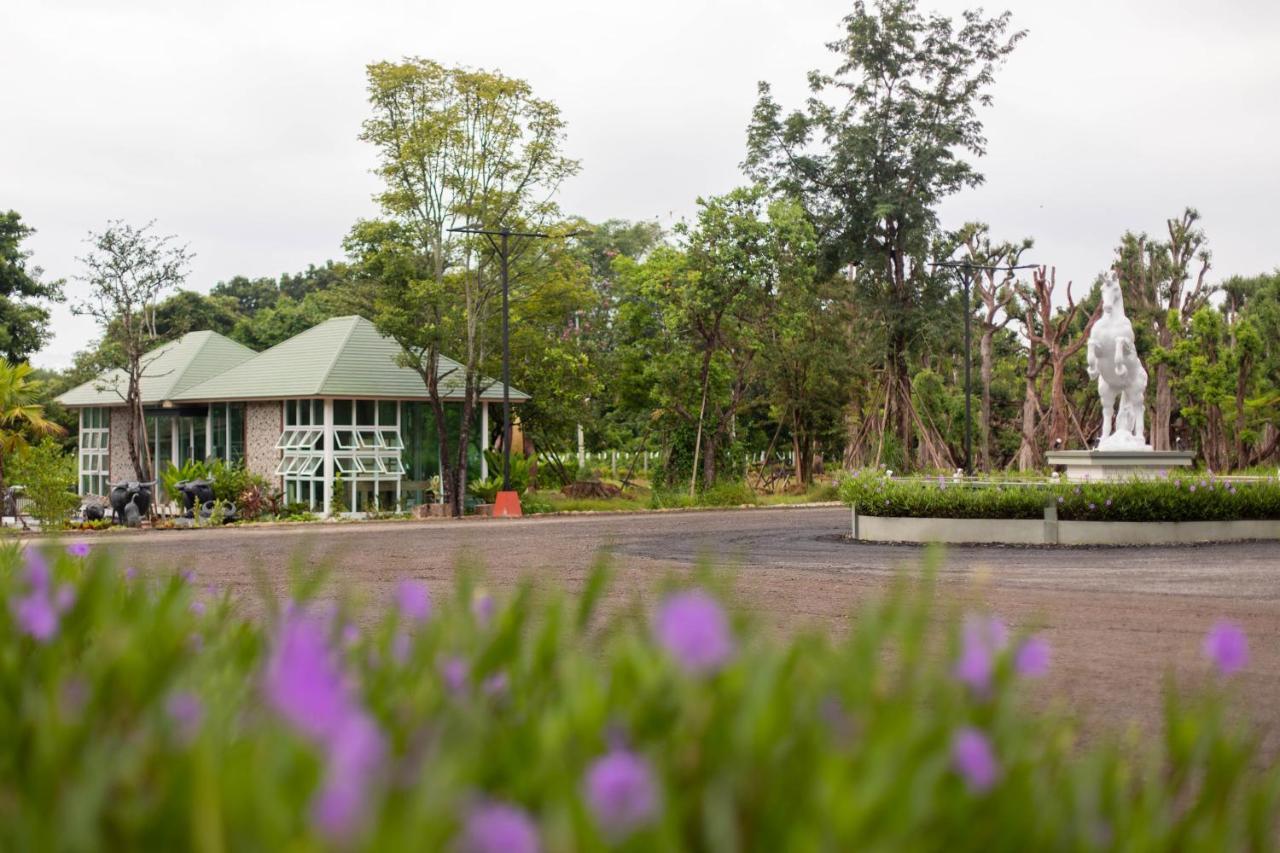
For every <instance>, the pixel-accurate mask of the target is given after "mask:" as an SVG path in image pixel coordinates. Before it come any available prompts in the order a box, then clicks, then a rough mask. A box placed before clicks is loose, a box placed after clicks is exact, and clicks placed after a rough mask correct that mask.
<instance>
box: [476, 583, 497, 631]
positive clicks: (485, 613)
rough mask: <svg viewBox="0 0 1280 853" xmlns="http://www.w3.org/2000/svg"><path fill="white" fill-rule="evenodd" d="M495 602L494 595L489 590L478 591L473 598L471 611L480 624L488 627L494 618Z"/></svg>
mask: <svg viewBox="0 0 1280 853" xmlns="http://www.w3.org/2000/svg"><path fill="white" fill-rule="evenodd" d="M494 609H495V602H494V600H493V596H492V595H489V593H487V592H480V593H477V594H476V596H475V598H473V599H472V600H471V613H472V615H474V616H475V617H476V621H477V622H479V623H480V626H481V627H482V628H483V627H488V625H489V622H490V621H491V620H492V619H493V611H494Z"/></svg>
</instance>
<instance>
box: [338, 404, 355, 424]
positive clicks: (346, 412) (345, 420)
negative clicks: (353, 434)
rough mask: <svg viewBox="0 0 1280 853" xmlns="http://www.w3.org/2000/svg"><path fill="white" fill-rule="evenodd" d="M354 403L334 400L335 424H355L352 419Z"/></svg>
mask: <svg viewBox="0 0 1280 853" xmlns="http://www.w3.org/2000/svg"><path fill="white" fill-rule="evenodd" d="M352 412H353V409H352V403H351V401H350V400H334V401H333V422H334V423H335V424H339V425H341V426H351V425H352V424H354V423H355V422H354V421H353V420H352V419H351V417H352Z"/></svg>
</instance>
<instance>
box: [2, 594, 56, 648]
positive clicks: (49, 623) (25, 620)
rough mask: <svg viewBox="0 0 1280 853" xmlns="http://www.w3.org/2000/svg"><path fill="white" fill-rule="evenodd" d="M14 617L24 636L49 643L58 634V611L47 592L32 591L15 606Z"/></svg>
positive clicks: (16, 602)
mask: <svg viewBox="0 0 1280 853" xmlns="http://www.w3.org/2000/svg"><path fill="white" fill-rule="evenodd" d="M13 615H14V618H16V619H17V620H18V627H20V628H21V629H22V632H23V633H24V634H27V635H28V636H30V637H33V638H34V639H36V640H37V641H39V642H41V643H47V642H49V640H51V639H52V638H53V635H54V634H56V633H57V632H58V611H57V610H55V609H54V606H53V602H52V601H50V600H49V593H48V591H46V590H32V591H31V592H30V593H28V594H27V595H25V596H23V597H22V598H19V599H18V600H17V601H15V602H14V604H13Z"/></svg>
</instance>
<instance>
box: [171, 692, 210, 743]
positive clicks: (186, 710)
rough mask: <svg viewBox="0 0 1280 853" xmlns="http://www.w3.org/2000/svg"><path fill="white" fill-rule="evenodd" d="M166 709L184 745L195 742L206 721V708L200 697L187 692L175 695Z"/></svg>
mask: <svg viewBox="0 0 1280 853" xmlns="http://www.w3.org/2000/svg"><path fill="white" fill-rule="evenodd" d="M164 707H165V712H166V713H167V714H168V715H169V719H170V720H172V721H173V724H174V726H175V727H176V728H177V730H178V737H180V738H181V739H182V741H183V742H184V743H191V741H193V740H195V739H196V735H197V734H199V732H200V723H201V721H203V720H204V706H203V705H202V704H201V703H200V699H199V697H197V696H196V695H195V694H194V693H188V692H186V691H183V692H180V693H174V694H173V695H171V696H170V697H169V701H167V702H165V706H164Z"/></svg>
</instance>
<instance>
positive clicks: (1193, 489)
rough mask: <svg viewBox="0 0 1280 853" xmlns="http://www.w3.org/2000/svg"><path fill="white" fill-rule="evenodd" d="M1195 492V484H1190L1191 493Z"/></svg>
mask: <svg viewBox="0 0 1280 853" xmlns="http://www.w3.org/2000/svg"><path fill="white" fill-rule="evenodd" d="M1195 490H1196V484H1195V483H1192V484H1191V491H1193V492H1194V491H1195Z"/></svg>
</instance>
